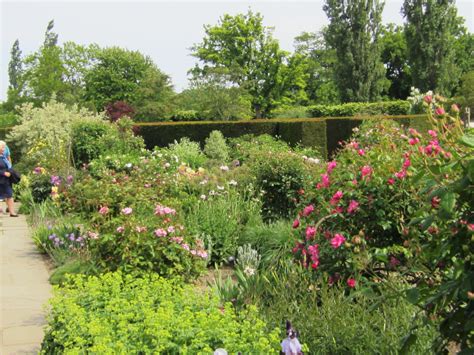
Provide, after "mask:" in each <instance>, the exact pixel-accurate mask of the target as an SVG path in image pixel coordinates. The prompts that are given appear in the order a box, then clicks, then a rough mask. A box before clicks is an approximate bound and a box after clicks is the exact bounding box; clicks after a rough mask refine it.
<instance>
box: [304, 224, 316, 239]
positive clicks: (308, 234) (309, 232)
mask: <svg viewBox="0 0 474 355" xmlns="http://www.w3.org/2000/svg"><path fill="white" fill-rule="evenodd" d="M315 235H316V228H314V227H312V226H308V227H306V239H311V238H314V236H315Z"/></svg>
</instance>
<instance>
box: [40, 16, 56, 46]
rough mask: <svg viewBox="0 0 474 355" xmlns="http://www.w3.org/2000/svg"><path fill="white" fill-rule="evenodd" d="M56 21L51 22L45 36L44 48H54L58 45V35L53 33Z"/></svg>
mask: <svg viewBox="0 0 474 355" xmlns="http://www.w3.org/2000/svg"><path fill="white" fill-rule="evenodd" d="M53 27H54V20H51V21H49V23H48V27H46V32H45V34H44V43H43V47H54V46H56V45H57V44H58V34H57V33H54V32H53Z"/></svg>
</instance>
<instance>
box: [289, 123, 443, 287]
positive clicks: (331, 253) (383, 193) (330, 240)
mask: <svg viewBox="0 0 474 355" xmlns="http://www.w3.org/2000/svg"><path fill="white" fill-rule="evenodd" d="M439 136H440V131H439V130H437V129H435V128H433V129H430V130H428V129H427V130H426V131H425V132H423V134H422V133H420V132H419V131H418V130H416V129H414V128H411V129H409V130H408V132H407V133H406V134H405V133H404V131H403V130H402V129H401V128H399V127H398V126H397V125H396V124H394V123H393V122H390V121H383V122H380V123H365V124H364V125H363V126H362V128H361V129H360V130H359V132H357V134H356V135H355V136H354V137H353V138H352V140H351V141H350V142H348V143H347V144H343V146H342V149H341V150H340V151H339V152H338V154H337V155H336V156H334V158H333V160H332V161H330V162H329V163H328V164H327V166H326V167H323V169H324V170H323V171H321V174H320V175H316V176H320V179H319V180H318V181H315V182H314V185H313V188H312V189H308V188H306V189H305V191H306V192H305V195H304V196H303V198H302V203H301V207H300V212H299V213H298V216H297V217H296V218H295V220H294V222H293V230H294V236H295V246H294V247H293V248H292V254H293V256H294V258H295V260H296V261H298V263H300V264H301V265H302V266H303V267H305V268H308V269H309V270H311V271H312V272H313V273H315V276H316V277H320V276H322V275H323V274H327V275H328V277H329V279H330V280H331V283H334V282H337V281H338V280H344V279H345V280H347V283H346V287H349V288H355V287H356V281H355V280H358V279H361V278H371V277H373V276H374V275H375V274H374V272H373V270H374V269H377V270H384V269H393V268H403V267H406V265H407V262H408V258H409V256H410V255H413V254H412V251H411V249H410V241H408V240H407V239H408V235H407V233H406V232H405V228H407V230H409V229H410V228H411V227H410V226H409V223H410V220H411V219H412V218H413V217H412V213H413V211H415V210H416V209H417V208H419V207H420V206H421V205H422V204H423V200H422V199H421V197H420V193H419V192H420V187H419V186H418V185H416V184H415V183H414V182H413V181H412V180H413V177H414V176H415V175H416V174H417V172H418V170H417V169H418V168H419V167H420V166H421V165H422V162H423V161H426V160H429V161H432V162H436V161H437V159H439V158H441V159H443V160H444V161H446V160H449V159H450V155H449V154H448V153H449V152H448V151H447V150H446V149H445V148H444V147H443V145H442V143H441V140H439ZM361 150H362V151H363V152H364V153H363V154H361ZM433 204H434V203H433ZM381 250H383V252H382V251H381ZM390 260H392V261H393V260H397V262H396V263H393V262H392V263H391V262H390ZM317 275H319V276H317ZM329 279H328V280H329Z"/></svg>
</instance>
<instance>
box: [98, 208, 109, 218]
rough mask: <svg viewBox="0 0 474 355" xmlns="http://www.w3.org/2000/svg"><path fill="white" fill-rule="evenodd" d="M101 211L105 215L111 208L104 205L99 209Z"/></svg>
mask: <svg viewBox="0 0 474 355" xmlns="http://www.w3.org/2000/svg"><path fill="white" fill-rule="evenodd" d="M99 213H100V214H101V215H103V216H105V215H106V214H107V213H109V208H108V207H107V206H102V207H101V208H100V210H99Z"/></svg>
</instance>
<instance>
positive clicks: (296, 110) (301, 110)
mask: <svg viewBox="0 0 474 355" xmlns="http://www.w3.org/2000/svg"><path fill="white" fill-rule="evenodd" d="M271 115H272V118H310V117H311V115H310V112H309V111H308V107H306V106H297V107H281V108H278V109H275V110H273V111H272V113H271Z"/></svg>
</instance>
